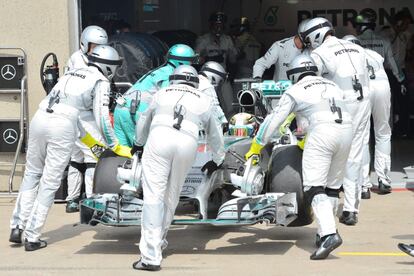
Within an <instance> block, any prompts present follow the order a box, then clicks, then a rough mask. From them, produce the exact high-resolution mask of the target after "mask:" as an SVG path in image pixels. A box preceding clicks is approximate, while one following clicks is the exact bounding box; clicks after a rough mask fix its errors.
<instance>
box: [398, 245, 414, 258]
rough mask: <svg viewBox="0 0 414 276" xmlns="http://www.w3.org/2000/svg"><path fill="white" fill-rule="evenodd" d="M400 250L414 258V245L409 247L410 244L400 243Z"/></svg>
mask: <svg viewBox="0 0 414 276" xmlns="http://www.w3.org/2000/svg"><path fill="white" fill-rule="evenodd" d="M398 248H399V249H400V250H401V251H402V252H404V253H407V254H408V255H410V256H413V257H414V244H410V245H408V244H404V243H399V244H398Z"/></svg>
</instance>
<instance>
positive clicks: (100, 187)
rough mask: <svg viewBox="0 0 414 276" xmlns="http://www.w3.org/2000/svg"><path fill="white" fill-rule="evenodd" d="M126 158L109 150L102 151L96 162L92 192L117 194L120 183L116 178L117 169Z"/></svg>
mask: <svg viewBox="0 0 414 276" xmlns="http://www.w3.org/2000/svg"><path fill="white" fill-rule="evenodd" d="M127 159H128V158H125V157H121V156H118V155H116V154H115V153H114V152H113V151H111V150H106V151H105V152H104V153H102V155H101V157H100V158H99V161H98V163H97V164H96V168H95V174H94V176H93V193H95V194H106V193H108V194H117V193H119V188H120V187H121V185H122V184H121V183H119V182H118V181H117V180H116V175H117V169H118V166H119V165H122V164H123V163H124V162H125V161H126V160H127Z"/></svg>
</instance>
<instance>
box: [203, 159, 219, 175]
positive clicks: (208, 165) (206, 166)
mask: <svg viewBox="0 0 414 276" xmlns="http://www.w3.org/2000/svg"><path fill="white" fill-rule="evenodd" d="M221 165H222V164H220V165H218V166H217V164H216V162H214V161H213V160H210V161H208V162H207V163H205V164H204V166H203V167H202V168H201V171H202V172H204V171H205V170H207V176H211V174H212V173H213V172H214V171H216V170H217V169H219V168H221Z"/></svg>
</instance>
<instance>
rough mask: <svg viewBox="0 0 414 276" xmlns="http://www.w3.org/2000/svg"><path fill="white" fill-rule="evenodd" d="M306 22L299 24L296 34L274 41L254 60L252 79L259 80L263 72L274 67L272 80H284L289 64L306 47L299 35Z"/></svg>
mask: <svg viewBox="0 0 414 276" xmlns="http://www.w3.org/2000/svg"><path fill="white" fill-rule="evenodd" d="M307 21H308V19H305V20H303V21H302V22H301V23H300V24H299V26H298V34H296V35H294V36H292V37H288V38H285V39H282V40H279V41H276V42H275V43H273V45H272V46H271V47H270V48H269V50H267V52H266V54H265V55H264V56H263V57H261V58H259V59H258V60H256V62H255V63H254V66H253V76H252V77H253V78H255V79H261V78H262V76H263V73H264V71H265V70H266V69H269V68H270V67H271V66H272V65H275V72H274V74H273V80H274V81H279V80H286V70H287V69H288V67H289V64H290V62H291V61H292V60H293V59H294V58H295V57H296V56H298V55H300V54H301V53H302V52H303V50H304V48H305V46H306V45H304V43H303V42H302V39H301V37H300V36H299V33H300V32H302V29H303V26H304V25H305V23H306V22H307Z"/></svg>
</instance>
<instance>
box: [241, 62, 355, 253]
mask: <svg viewBox="0 0 414 276" xmlns="http://www.w3.org/2000/svg"><path fill="white" fill-rule="evenodd" d="M317 71H318V69H317V67H316V65H315V63H314V61H313V60H312V58H310V57H309V56H307V55H303V54H302V55H299V56H297V57H296V58H295V59H293V61H292V62H291V64H290V66H289V69H288V71H287V72H286V73H287V76H288V79H289V80H291V81H292V83H293V84H294V85H293V86H292V87H291V88H289V89H288V90H287V91H286V93H285V94H284V95H283V96H282V98H281V99H280V101H279V104H278V106H277V107H276V109H275V110H274V111H273V113H272V114H270V115H269V116H267V117H266V119H265V121H264V122H263V123H262V125H261V126H260V129H259V131H258V133H257V135H256V137H255V138H254V140H253V143H252V146H251V148H250V151H249V152H248V153H247V154H246V158H249V157H250V156H252V155H255V154H257V155H258V154H259V153H260V150H261V149H262V147H263V146H264V145H266V144H267V143H269V142H270V141H271V138H272V136H273V135H274V134H275V133H278V129H279V127H280V125H281V124H282V123H283V121H284V120H285V119H286V118H287V117H288V116H289V114H290V113H291V112H294V113H297V114H299V115H302V116H303V117H304V118H306V119H307V120H308V121H309V128H308V137H307V139H306V142H305V149H304V152H303V161H302V162H303V164H302V168H303V186H304V191H305V194H306V198H307V199H308V200H309V202H310V204H311V206H312V209H313V212H314V214H315V217H316V219H317V222H318V237H320V239H319V238H317V246H318V247H319V248H318V249H317V250H316V251H315V252H314V253H313V254H312V255H311V256H310V258H311V259H312V260H318V259H325V258H326V257H328V255H329V253H330V252H331V251H332V250H334V249H335V248H337V247H338V246H340V245H341V244H342V239H341V237H340V236H339V234H338V232H337V229H336V225H335V217H334V213H336V209H337V205H338V199H339V188H340V187H341V185H342V181H343V177H344V169H345V165H346V161H347V158H348V154H349V150H350V147H351V141H352V118H351V116H350V114H349V113H348V111H347V110H346V108H345V103H344V102H343V91H342V90H341V89H339V87H338V86H337V85H336V84H335V83H333V82H331V81H329V80H327V79H324V78H322V77H318V76H316V75H317Z"/></svg>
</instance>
